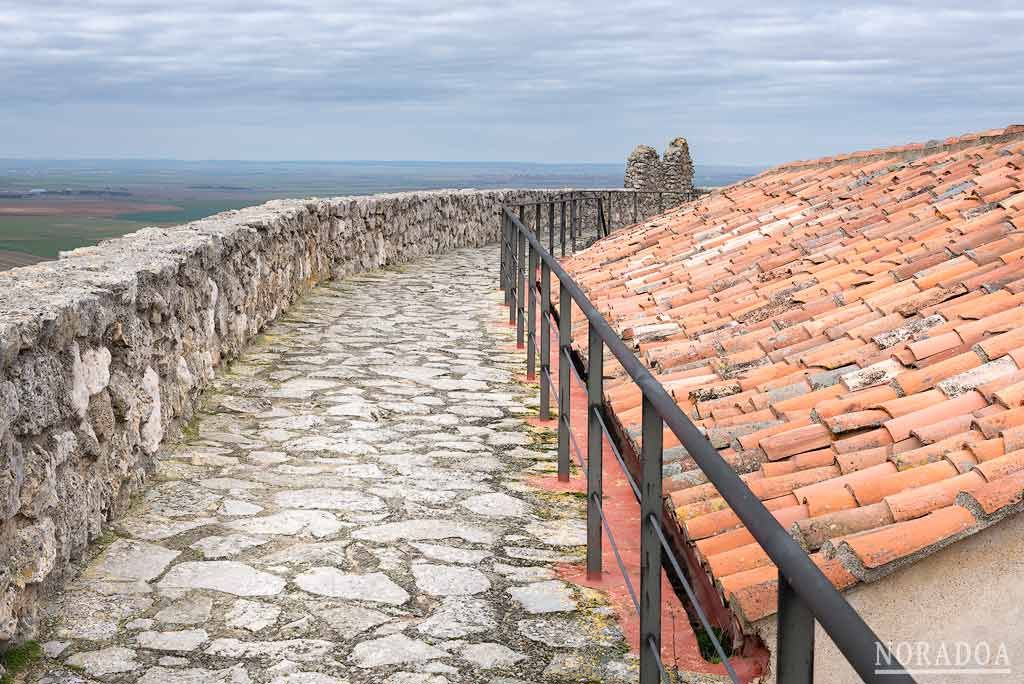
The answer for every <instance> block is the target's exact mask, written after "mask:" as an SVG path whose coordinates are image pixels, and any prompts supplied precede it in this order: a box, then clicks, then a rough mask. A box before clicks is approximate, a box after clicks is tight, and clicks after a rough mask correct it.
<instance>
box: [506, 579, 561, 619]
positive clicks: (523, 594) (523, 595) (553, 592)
mask: <svg viewBox="0 0 1024 684" xmlns="http://www.w3.org/2000/svg"><path fill="white" fill-rule="evenodd" d="M508 593H509V595H510V596H511V597H512V599H513V600H514V601H516V602H517V603H519V604H520V605H522V607H523V610H525V611H526V612H527V613H558V612H562V611H567V610H575V609H576V601H574V600H573V598H572V590H570V589H569V585H567V584H566V583H565V582H559V581H557V580H551V581H548V582H536V583H534V584H527V585H525V586H521V587H511V588H510V589H509V590H508Z"/></svg>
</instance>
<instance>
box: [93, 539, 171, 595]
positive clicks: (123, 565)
mask: <svg viewBox="0 0 1024 684" xmlns="http://www.w3.org/2000/svg"><path fill="white" fill-rule="evenodd" d="M180 553H181V552H180V551H172V550H171V549H167V548H164V547H163V546H159V545H157V544H149V543H147V542H142V541H136V540H134V539H118V540H116V541H115V542H114V543H113V544H111V545H110V546H108V547H107V549H106V550H105V551H104V552H103V553H102V554H100V557H99V558H98V559H97V560H96V561H94V562H93V563H92V564H90V565H89V567H88V568H87V569H86V571H85V572H84V573H83V574H82V576H83V578H85V579H86V580H90V581H94V582H98V583H101V584H103V585H106V587H107V588H108V589H109V590H111V591H114V592H118V593H121V592H136V591H143V592H145V591H148V590H149V588H148V585H147V584H146V583H147V582H148V581H149V580H152V579H154V578H156V577H159V576H160V574H161V573H163V571H164V570H165V569H167V566H168V565H170V564H171V561H173V560H174V559H175V558H177V557H178V556H179V555H180Z"/></svg>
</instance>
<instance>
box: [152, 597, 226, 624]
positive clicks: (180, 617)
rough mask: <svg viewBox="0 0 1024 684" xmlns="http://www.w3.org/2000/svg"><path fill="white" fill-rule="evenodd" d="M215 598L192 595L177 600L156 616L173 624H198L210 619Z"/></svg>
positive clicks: (159, 620)
mask: <svg viewBox="0 0 1024 684" xmlns="http://www.w3.org/2000/svg"><path fill="white" fill-rule="evenodd" d="M211 610H213V599H211V598H209V597H208V596H190V597H187V598H184V599H181V600H180V601H175V602H174V603H172V604H171V605H169V606H167V607H166V608H163V609H161V610H160V611H159V612H157V614H156V615H155V616H154V617H155V618H156V619H157V621H158V622H166V623H169V624H172V625H198V624H202V623H204V622H206V621H207V620H209V619H210V611H211Z"/></svg>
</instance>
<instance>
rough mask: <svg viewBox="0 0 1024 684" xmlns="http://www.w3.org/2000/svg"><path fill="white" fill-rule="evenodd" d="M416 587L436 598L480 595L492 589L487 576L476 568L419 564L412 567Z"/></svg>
mask: <svg viewBox="0 0 1024 684" xmlns="http://www.w3.org/2000/svg"><path fill="white" fill-rule="evenodd" d="M412 574H413V576H414V577H415V578H416V586H417V587H419V588H420V589H422V590H423V591H425V592H426V593H428V594H433V595H434V596H461V595H465V594H479V593H480V592H482V591H487V590H488V589H490V588H491V583H490V581H489V580H488V579H487V576H486V575H484V574H483V573H482V572H480V571H479V570H477V569H475V568H464V567H457V566H453V565H432V564H428V563H418V564H416V565H413V566H412Z"/></svg>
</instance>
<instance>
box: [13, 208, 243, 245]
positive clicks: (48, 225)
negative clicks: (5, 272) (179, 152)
mask: <svg viewBox="0 0 1024 684" xmlns="http://www.w3.org/2000/svg"><path fill="white" fill-rule="evenodd" d="M174 204H176V205H177V206H179V207H181V209H180V210H178V211H150V212H145V211H144V212H134V213H132V212H129V213H125V214H119V215H118V216H116V217H113V218H110V217H94V216H0V250H10V251H12V252H25V253H27V254H35V255H36V256H41V257H46V258H51V259H54V258H56V257H57V254H58V253H59V252H61V251H66V250H69V249H74V248H76V247H85V246H87V245H95V244H96V243H97V242H99V241H100V240H105V239H107V238H112V237H118V236H120V235H124V234H125V233H131V232H133V231H136V230H139V229H140V228H145V227H146V226H173V225H178V224H180V223H188V222H189V221H194V220H196V219H200V218H203V217H204V216H210V215H211V214H216V213H218V212H221V211H226V210H228V209H240V208H242V207H246V206H250V205H252V204H256V202H254V201H253V200H234V201H232V200H177V201H175V202H174Z"/></svg>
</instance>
